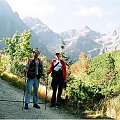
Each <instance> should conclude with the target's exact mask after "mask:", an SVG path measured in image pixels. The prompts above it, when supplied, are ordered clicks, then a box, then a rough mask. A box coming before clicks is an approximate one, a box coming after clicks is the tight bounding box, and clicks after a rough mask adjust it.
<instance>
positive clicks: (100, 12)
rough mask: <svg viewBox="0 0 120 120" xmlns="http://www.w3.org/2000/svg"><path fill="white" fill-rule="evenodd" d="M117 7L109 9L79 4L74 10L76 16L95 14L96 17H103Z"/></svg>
mask: <svg viewBox="0 0 120 120" xmlns="http://www.w3.org/2000/svg"><path fill="white" fill-rule="evenodd" d="M116 10H117V9H111V10H109V11H107V10H105V9H103V8H101V7H97V6H95V7H85V6H79V7H78V10H77V11H76V12H75V14H76V15H78V16H96V17H99V18H101V17H103V16H106V15H110V14H111V13H113V12H116Z"/></svg>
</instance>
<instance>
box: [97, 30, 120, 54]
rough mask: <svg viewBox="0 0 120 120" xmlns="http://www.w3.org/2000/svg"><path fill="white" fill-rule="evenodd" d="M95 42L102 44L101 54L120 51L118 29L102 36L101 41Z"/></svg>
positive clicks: (119, 33) (119, 32)
mask: <svg viewBox="0 0 120 120" xmlns="http://www.w3.org/2000/svg"><path fill="white" fill-rule="evenodd" d="M96 42H97V43H100V44H102V48H101V50H102V53H106V52H108V51H114V50H120V28H118V29H116V30H114V31H113V32H111V33H109V34H106V35H104V36H103V37H102V38H101V39H98V40H97V41H96Z"/></svg>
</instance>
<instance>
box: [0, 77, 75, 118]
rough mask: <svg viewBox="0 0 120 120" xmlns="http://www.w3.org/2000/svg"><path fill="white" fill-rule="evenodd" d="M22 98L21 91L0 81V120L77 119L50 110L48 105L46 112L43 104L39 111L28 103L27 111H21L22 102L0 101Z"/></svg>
mask: <svg viewBox="0 0 120 120" xmlns="http://www.w3.org/2000/svg"><path fill="white" fill-rule="evenodd" d="M22 98H23V91H21V90H19V89H17V88H14V87H13V86H11V85H9V84H8V83H7V82H5V81H3V80H1V79H0V119H77V118H75V117H74V116H72V115H68V114H67V113H66V111H62V110H61V111H60V110H56V109H55V108H50V107H49V103H48V104H47V109H46V110H45V106H44V104H40V106H41V109H36V108H33V104H32V103H30V104H29V110H24V109H23V111H22V102H8V101H1V100H9V101H22ZM31 102H32V99H31ZM40 102H41V101H40Z"/></svg>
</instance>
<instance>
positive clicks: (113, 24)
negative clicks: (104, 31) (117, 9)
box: [105, 22, 117, 28]
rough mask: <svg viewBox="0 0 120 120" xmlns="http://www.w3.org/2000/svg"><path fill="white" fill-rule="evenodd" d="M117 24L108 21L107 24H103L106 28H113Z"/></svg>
mask: <svg viewBox="0 0 120 120" xmlns="http://www.w3.org/2000/svg"><path fill="white" fill-rule="evenodd" d="M116 26H117V25H116V24H115V23H113V22H110V23H108V24H106V25H105V27H106V28H115V27H116Z"/></svg>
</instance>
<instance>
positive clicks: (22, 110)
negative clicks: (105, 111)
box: [22, 73, 27, 111]
mask: <svg viewBox="0 0 120 120" xmlns="http://www.w3.org/2000/svg"><path fill="white" fill-rule="evenodd" d="M24 79H25V85H24V94H23V106H22V111H23V109H24V103H25V89H26V79H27V73H26V77H25V78H24Z"/></svg>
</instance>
